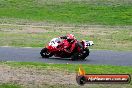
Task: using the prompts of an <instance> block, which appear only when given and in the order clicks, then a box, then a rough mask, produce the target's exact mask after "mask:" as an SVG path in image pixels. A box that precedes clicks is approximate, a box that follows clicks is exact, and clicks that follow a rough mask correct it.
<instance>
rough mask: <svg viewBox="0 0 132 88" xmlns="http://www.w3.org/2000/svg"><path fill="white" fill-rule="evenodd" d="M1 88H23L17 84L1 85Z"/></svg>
mask: <svg viewBox="0 0 132 88" xmlns="http://www.w3.org/2000/svg"><path fill="white" fill-rule="evenodd" d="M0 88H22V87H21V86H18V85H15V84H5V83H3V84H0Z"/></svg>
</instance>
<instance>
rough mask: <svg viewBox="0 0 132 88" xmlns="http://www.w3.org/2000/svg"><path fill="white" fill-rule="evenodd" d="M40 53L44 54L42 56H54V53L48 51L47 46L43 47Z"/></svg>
mask: <svg viewBox="0 0 132 88" xmlns="http://www.w3.org/2000/svg"><path fill="white" fill-rule="evenodd" d="M40 55H41V56H42V58H49V57H51V56H52V54H51V53H49V52H48V49H47V48H43V49H42V50H41V52H40Z"/></svg>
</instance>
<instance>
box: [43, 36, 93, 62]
mask: <svg viewBox="0 0 132 88" xmlns="http://www.w3.org/2000/svg"><path fill="white" fill-rule="evenodd" d="M92 45H94V43H93V41H85V40H82V41H80V42H79V41H77V40H75V42H74V43H73V44H72V46H70V47H71V48H72V52H70V53H69V52H66V51H65V48H66V47H67V46H68V42H67V40H66V39H60V38H53V39H52V40H51V41H50V42H49V44H48V46H46V47H45V48H43V49H42V50H41V52H40V55H41V56H42V58H49V57H52V56H53V55H54V56H55V57H61V58H71V60H84V59H85V58H86V57H87V56H89V53H90V52H89V48H88V47H89V46H92ZM80 46H81V47H80ZM82 47H83V49H82V51H80V48H82Z"/></svg>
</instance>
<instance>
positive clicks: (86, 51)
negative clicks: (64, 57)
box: [81, 48, 90, 60]
mask: <svg viewBox="0 0 132 88" xmlns="http://www.w3.org/2000/svg"><path fill="white" fill-rule="evenodd" d="M89 53H90V51H89V49H88V48H86V49H84V50H83V55H82V58H81V59H82V60H85V58H86V57H87V56H89Z"/></svg>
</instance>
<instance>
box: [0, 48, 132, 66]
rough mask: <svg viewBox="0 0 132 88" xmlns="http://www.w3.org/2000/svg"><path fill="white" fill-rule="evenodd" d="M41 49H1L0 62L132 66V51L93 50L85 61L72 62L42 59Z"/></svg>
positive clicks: (65, 59)
mask: <svg viewBox="0 0 132 88" xmlns="http://www.w3.org/2000/svg"><path fill="white" fill-rule="evenodd" d="M40 50H41V48H15V47H0V61H18V62H21V61H22V62H45V63H61V64H63V63H69V64H103V65H106V64H107V65H122V66H132V51H110V50H91V52H90V55H89V56H88V57H87V58H86V60H84V61H71V60H69V58H64V59H62V58H55V57H52V58H49V59H48V58H43V59H42V58H41V56H40V54H39V53H40Z"/></svg>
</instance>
